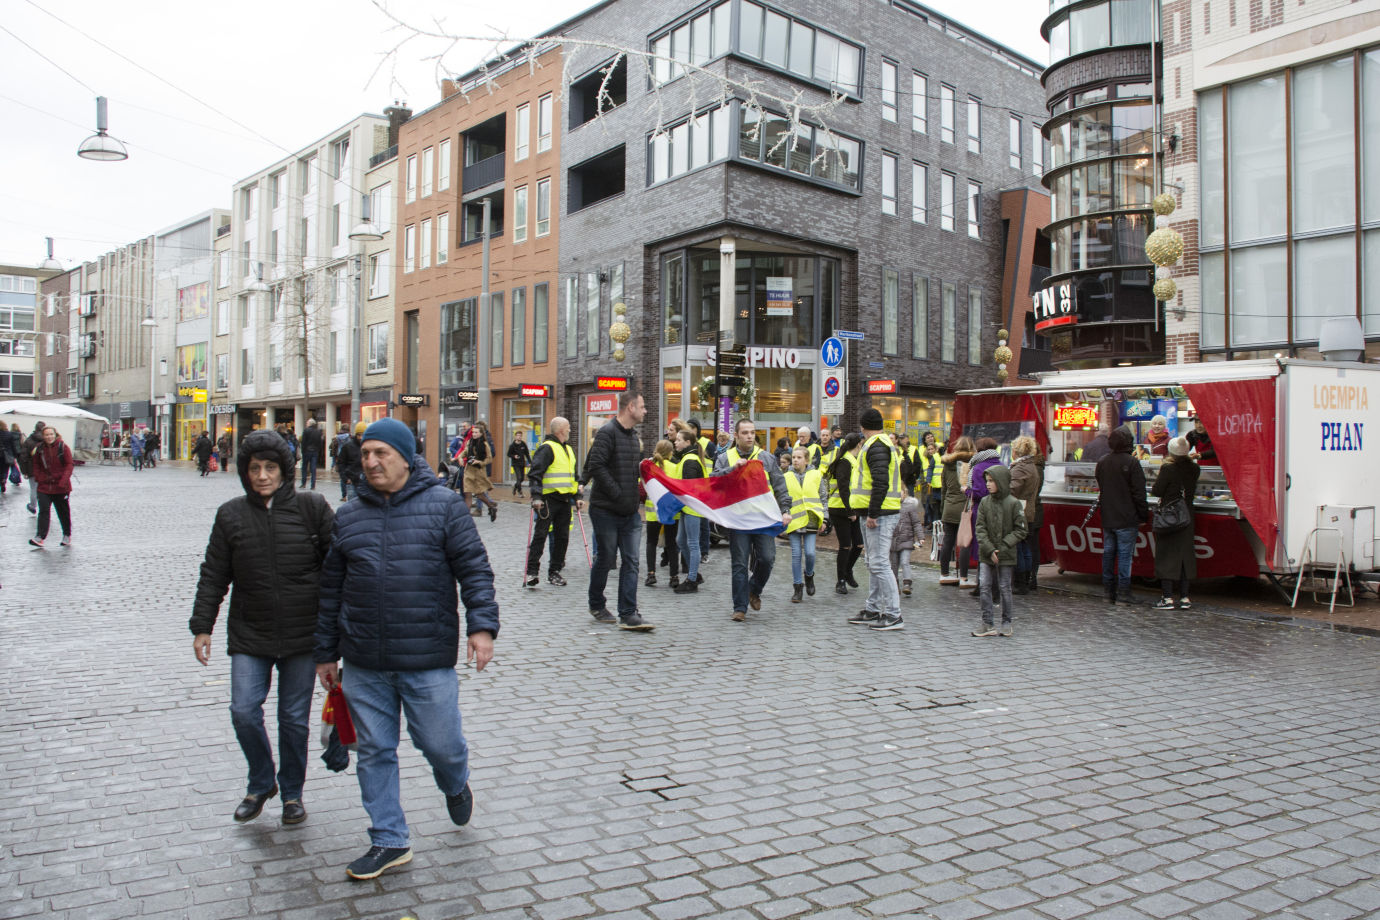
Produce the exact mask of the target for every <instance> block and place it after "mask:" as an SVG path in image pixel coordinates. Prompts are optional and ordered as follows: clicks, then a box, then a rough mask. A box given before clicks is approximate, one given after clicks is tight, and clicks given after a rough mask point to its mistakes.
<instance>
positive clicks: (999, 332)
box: [997, 329, 1011, 341]
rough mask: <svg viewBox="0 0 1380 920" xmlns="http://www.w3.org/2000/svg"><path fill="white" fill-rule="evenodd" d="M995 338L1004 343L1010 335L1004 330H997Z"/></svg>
mask: <svg viewBox="0 0 1380 920" xmlns="http://www.w3.org/2000/svg"><path fill="white" fill-rule="evenodd" d="M997 338H999V339H1001V340H1002V341H1006V340H1007V339H1009V338H1011V333H1010V332H1008V331H1007V330H1005V329H998V330H997Z"/></svg>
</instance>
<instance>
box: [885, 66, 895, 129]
mask: <svg viewBox="0 0 1380 920" xmlns="http://www.w3.org/2000/svg"><path fill="white" fill-rule="evenodd" d="M882 120H883V121H893V122H894V121H895V120H896V65H895V64H893V63H892V62H891V61H882Z"/></svg>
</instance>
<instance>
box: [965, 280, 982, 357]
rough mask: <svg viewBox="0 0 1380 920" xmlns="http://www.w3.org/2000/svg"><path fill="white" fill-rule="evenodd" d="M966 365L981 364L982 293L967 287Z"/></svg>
mask: <svg viewBox="0 0 1380 920" xmlns="http://www.w3.org/2000/svg"><path fill="white" fill-rule="evenodd" d="M968 363H969V364H974V365H978V364H981V363H982V291H980V290H978V289H977V288H975V287H973V286H972V285H971V284H970V285H968Z"/></svg>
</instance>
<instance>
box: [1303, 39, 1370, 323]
mask: <svg viewBox="0 0 1380 920" xmlns="http://www.w3.org/2000/svg"><path fill="white" fill-rule="evenodd" d="M1352 71H1353V68H1352V66H1351V58H1350V57H1344V58H1337V59H1336V60H1332V61H1326V62H1324V63H1321V64H1314V65H1312V66H1311V67H1300V68H1298V69H1297V70H1295V71H1294V83H1293V87H1292V90H1291V92H1290V96H1291V98H1292V100H1293V105H1294V118H1293V126H1292V133H1293V135H1294V161H1293V183H1294V232H1295V233H1307V232H1309V231H1311V230H1331V229H1336V228H1340V227H1349V226H1352V225H1354V224H1355V223H1356V185H1355V182H1356V157H1355V149H1356V133H1355V125H1356V117H1355V111H1356V109H1355V104H1354V102H1353V99H1354V97H1355V94H1354V93H1353V92H1352V90H1353V88H1354V86H1355V83H1354V79H1353V73H1352ZM1300 251H1301V250H1300ZM1316 337H1317V336H1316V335H1308V336H1304V338H1309V339H1312V338H1316Z"/></svg>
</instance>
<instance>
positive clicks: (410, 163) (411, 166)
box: [404, 153, 417, 204]
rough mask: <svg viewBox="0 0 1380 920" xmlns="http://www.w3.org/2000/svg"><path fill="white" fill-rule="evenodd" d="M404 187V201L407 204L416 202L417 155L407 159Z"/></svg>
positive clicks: (411, 155)
mask: <svg viewBox="0 0 1380 920" xmlns="http://www.w3.org/2000/svg"><path fill="white" fill-rule="evenodd" d="M404 182H405V185H404V187H405V188H406V189H407V197H406V198H405V199H404V201H405V202H406V203H407V204H411V203H412V202H414V201H416V200H417V154H415V153H413V154H410V155H409V156H408V158H407V176H406V179H405V180H404Z"/></svg>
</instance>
